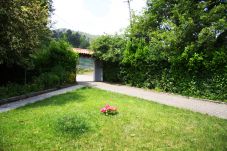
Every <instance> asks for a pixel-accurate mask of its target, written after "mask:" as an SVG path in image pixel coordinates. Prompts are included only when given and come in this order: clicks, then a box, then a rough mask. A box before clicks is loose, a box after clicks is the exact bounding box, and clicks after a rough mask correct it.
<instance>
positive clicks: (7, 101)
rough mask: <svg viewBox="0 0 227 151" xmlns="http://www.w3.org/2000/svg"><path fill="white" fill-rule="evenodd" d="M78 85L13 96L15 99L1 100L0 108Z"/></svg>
mask: <svg viewBox="0 0 227 151" xmlns="http://www.w3.org/2000/svg"><path fill="white" fill-rule="evenodd" d="M76 85H78V83H75V84H68V85H64V86H58V87H55V88H51V89H46V90H42V91H37V92H31V93H28V94H23V95H18V96H13V97H9V98H6V99H0V106H1V105H4V104H7V103H11V102H16V101H19V100H22V99H26V98H29V97H33V96H37V95H40V94H44V93H48V92H53V91H56V90H60V89H63V88H68V87H71V86H76Z"/></svg>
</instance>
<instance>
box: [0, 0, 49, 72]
mask: <svg viewBox="0 0 227 151" xmlns="http://www.w3.org/2000/svg"><path fill="white" fill-rule="evenodd" d="M51 11H53V9H52V1H51V0H7V1H4V0H1V3H0V20H1V22H0V43H1V46H0V65H7V66H12V65H17V66H20V67H22V68H29V67H31V66H30V65H31V63H30V61H29V60H30V55H31V54H32V53H33V52H34V51H36V50H37V49H38V48H40V46H41V45H42V43H43V42H44V41H46V40H47V39H48V35H49V33H50V32H49V28H48V24H49V23H50V21H49V18H48V17H49V16H50V14H51Z"/></svg>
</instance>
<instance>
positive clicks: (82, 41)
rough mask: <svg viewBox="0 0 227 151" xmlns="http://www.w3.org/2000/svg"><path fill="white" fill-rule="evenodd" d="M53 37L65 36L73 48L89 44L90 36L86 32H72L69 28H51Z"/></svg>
mask: <svg viewBox="0 0 227 151" xmlns="http://www.w3.org/2000/svg"><path fill="white" fill-rule="evenodd" d="M53 37H54V38H55V39H61V38H65V40H67V41H68V42H69V43H70V44H71V45H72V46H73V47H75V48H88V47H89V46H90V38H89V37H88V36H87V34H86V33H81V32H74V31H72V30H70V29H57V30H53Z"/></svg>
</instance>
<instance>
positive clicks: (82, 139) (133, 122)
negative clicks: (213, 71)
mask: <svg viewBox="0 0 227 151" xmlns="http://www.w3.org/2000/svg"><path fill="white" fill-rule="evenodd" d="M106 103H109V104H110V105H113V106H117V107H118V110H119V114H117V115H114V116H105V115H103V114H101V113H100V108H102V107H104V105H105V104H106ZM9 150H10V151H11V150H18V151H32V150H41V151H43V150H50V151H58V150H72V151H77V150H79V151H80V150H82V151H83V150H84V151H88V150H94V151H99V150H100V151H101V150H103V151H108V150H113V151H123V150H125V151H141V150H149V151H150V150H171V151H172V150H186V151H188V150H202V151H207V150H214V151H221V150H222V151H226V150H227V121H226V120H221V119H218V118H215V117H210V116H206V115H202V114H199V113H193V112H190V111H186V110H181V109H177V108H173V107H168V106H165V105H160V104H156V103H152V102H149V101H144V100H142V99H138V98H133V97H129V96H125V95H120V94H116V93H112V92H106V91H102V90H99V89H93V88H83V89H79V90H76V91H74V92H71V93H67V94H64V95H60V96H55V97H52V98H50V99H46V100H44V101H42V102H37V103H35V104H31V105H28V106H26V107H22V108H19V109H16V110H13V111H9V112H6V113H0V151H9Z"/></svg>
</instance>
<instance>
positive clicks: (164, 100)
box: [0, 82, 227, 119]
mask: <svg viewBox="0 0 227 151" xmlns="http://www.w3.org/2000/svg"><path fill="white" fill-rule="evenodd" d="M84 86H91V87H95V88H99V89H103V90H107V91H112V92H117V93H121V94H126V95H129V96H134V97H138V98H142V99H146V100H149V101H153V102H157V103H160V104H165V105H168V106H174V107H178V108H183V109H188V110H191V111H194V112H200V113H203V114H208V115H211V116H216V117H219V118H222V119H227V104H222V103H214V102H209V101H203V100H200V99H194V98H188V97H183V96H179V95H174V94H168V93H161V92H156V91H152V90H146V89H140V88H135V87H129V86H124V85H117V84H108V83H103V82H79V85H77V86H73V87H69V88H65V89H61V90H57V91H54V92H50V93H46V94H42V95H39V96H35V97H31V98H27V99H24V100H20V101H18V102H12V103H9V104H6V105H2V106H0V112H6V111H9V110H12V109H15V108H18V107H21V106H24V105H26V104H29V103H34V102H37V101H40V100H43V99H46V98H49V97H52V96H55V95H59V94H63V93H66V92H69V91H73V90H76V89H79V88H81V87H84Z"/></svg>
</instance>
